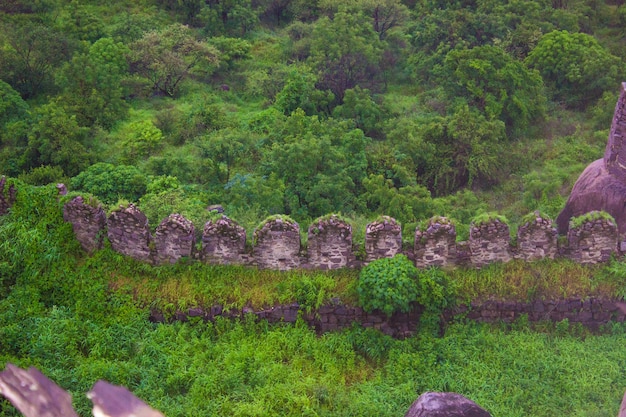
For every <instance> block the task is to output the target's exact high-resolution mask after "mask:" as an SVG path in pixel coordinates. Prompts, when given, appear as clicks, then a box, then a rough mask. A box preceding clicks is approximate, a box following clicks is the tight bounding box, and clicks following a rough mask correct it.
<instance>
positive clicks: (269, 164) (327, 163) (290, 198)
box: [262, 110, 367, 218]
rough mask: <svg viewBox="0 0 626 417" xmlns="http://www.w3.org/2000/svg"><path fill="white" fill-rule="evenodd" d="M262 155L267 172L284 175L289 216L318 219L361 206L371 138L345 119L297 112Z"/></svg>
mask: <svg viewBox="0 0 626 417" xmlns="http://www.w3.org/2000/svg"><path fill="white" fill-rule="evenodd" d="M275 135H276V136H277V138H276V139H275V141H274V142H273V144H272V146H271V147H270V148H269V149H267V150H266V152H265V154H264V155H263V159H262V166H263V173H264V174H266V175H271V174H272V173H274V174H275V175H276V176H277V178H279V179H282V180H283V181H284V184H285V200H286V206H287V210H288V214H291V215H292V216H294V217H298V218H302V217H307V216H308V217H316V216H321V215H324V214H328V213H331V212H338V211H344V212H348V211H352V210H354V209H355V208H357V207H358V205H359V201H358V198H357V196H358V194H359V193H360V184H361V180H362V179H363V178H364V177H365V170H366V167H367V159H366V156H365V147H366V144H367V139H366V137H365V136H364V135H363V132H361V131H360V130H358V129H350V125H349V124H348V123H345V122H337V121H335V120H327V121H324V122H322V121H320V120H319V119H318V118H317V116H306V115H305V114H304V112H303V111H302V110H296V111H295V112H294V113H293V114H292V115H291V116H290V117H289V118H288V120H287V121H286V123H285V124H284V126H283V127H282V129H280V130H278V131H276V132H275Z"/></svg>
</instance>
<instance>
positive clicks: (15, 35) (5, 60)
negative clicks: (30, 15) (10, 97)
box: [0, 23, 72, 99]
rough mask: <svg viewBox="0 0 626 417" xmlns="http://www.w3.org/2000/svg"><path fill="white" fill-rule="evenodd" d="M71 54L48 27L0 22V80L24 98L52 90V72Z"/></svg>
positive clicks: (70, 50)
mask: <svg viewBox="0 0 626 417" xmlns="http://www.w3.org/2000/svg"><path fill="white" fill-rule="evenodd" d="M71 53H72V47H71V44H70V42H68V40H67V39H66V38H65V36H64V35H63V34H62V33H60V32H57V31H55V30H53V29H50V28H49V27H46V26H44V25H41V24H35V23H27V24H15V23H13V24H12V23H0V79H2V80H4V81H5V82H7V83H9V84H10V85H11V86H12V87H13V88H14V89H15V90H16V91H18V92H19V93H20V95H21V96H22V97H23V98H25V99H28V98H32V97H35V96H37V95H38V94H40V93H42V92H52V91H54V71H55V69H56V68H58V67H59V66H60V65H61V64H62V63H63V62H65V61H66V60H67V59H68V58H69V57H70V55H71Z"/></svg>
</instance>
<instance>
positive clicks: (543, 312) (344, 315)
mask: <svg viewBox="0 0 626 417" xmlns="http://www.w3.org/2000/svg"><path fill="white" fill-rule="evenodd" d="M298 314H301V316H302V318H303V319H304V321H305V322H307V323H308V324H309V326H312V327H314V328H315V329H316V330H317V331H318V332H320V333H324V332H329V331H335V330H340V329H344V328H347V327H350V326H352V325H353V323H359V324H361V325H362V326H363V327H367V328H374V329H377V330H380V331H381V332H383V333H385V334H388V335H390V336H394V337H399V338H403V337H410V336H412V335H413V334H414V333H415V331H416V329H417V328H418V326H419V319H420V316H421V314H422V309H421V308H420V306H418V305H414V306H413V309H412V310H411V311H410V312H408V313H394V314H393V315H392V316H391V317H387V316H386V315H384V314H383V313H381V312H378V311H374V312H372V313H367V312H365V311H364V310H363V309H362V308H360V307H355V306H350V305H344V304H341V303H339V302H335V303H331V304H327V305H324V306H321V307H320V308H319V309H318V310H316V311H312V312H308V313H307V312H306V311H304V310H302V311H301V308H300V306H299V305H298V304H297V303H292V304H287V305H278V306H274V307H270V308H266V309H262V310H253V309H251V308H248V307H245V308H243V309H241V310H229V311H225V310H224V309H223V308H222V307H221V306H218V305H216V306H213V307H210V308H207V309H203V308H200V307H194V308H190V309H188V310H186V311H178V312H176V313H175V314H174V315H172V316H168V317H165V316H164V315H163V313H161V312H159V311H157V310H153V311H152V312H151V314H150V319H151V320H152V321H155V322H168V321H175V320H178V321H187V320H189V319H190V318H192V317H193V318H201V319H203V320H206V321H212V320H214V319H215V318H216V317H218V316H222V317H227V318H235V317H243V316H244V315H254V316H256V317H257V318H258V319H262V320H267V321H268V322H270V323H281V322H286V323H294V322H295V321H296V319H297V317H298ZM458 315H463V316H464V317H465V318H466V319H469V320H473V321H478V322H486V323H513V322H514V321H516V320H520V319H522V318H525V319H527V320H528V321H529V322H538V321H552V322H560V321H563V320H566V319H567V320H568V322H569V323H572V324H573V323H580V324H581V325H583V326H585V327H587V328H589V329H592V330H596V329H598V328H600V327H601V326H602V325H605V324H607V323H609V322H624V321H625V320H626V302H624V301H619V300H611V299H603V298H585V299H581V298H572V299H567V300H549V301H542V300H537V301H534V302H532V303H522V302H510V301H485V302H482V303H477V302H475V303H472V304H465V305H460V306H457V307H455V308H453V309H448V310H446V311H445V312H444V314H443V315H442V320H443V322H444V323H445V322H450V321H452V320H454V318H455V317H456V316H458Z"/></svg>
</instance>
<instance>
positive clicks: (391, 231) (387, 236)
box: [365, 216, 402, 262]
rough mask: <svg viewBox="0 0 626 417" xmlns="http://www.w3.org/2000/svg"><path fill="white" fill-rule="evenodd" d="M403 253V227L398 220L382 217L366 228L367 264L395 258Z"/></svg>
mask: <svg viewBox="0 0 626 417" xmlns="http://www.w3.org/2000/svg"><path fill="white" fill-rule="evenodd" d="M400 252H402V227H401V226H400V223H398V222H397V221H396V219H394V218H392V217H389V216H381V217H380V218H378V219H377V220H374V221H373V222H372V223H370V224H368V225H367V226H366V227H365V262H372V261H375V260H376V259H382V258H393V257H394V256H395V255H397V254H398V253H400Z"/></svg>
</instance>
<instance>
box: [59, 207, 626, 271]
mask: <svg viewBox="0 0 626 417" xmlns="http://www.w3.org/2000/svg"><path fill="white" fill-rule="evenodd" d="M64 218H65V220H66V221H68V222H70V223H72V226H73V229H74V234H75V235H76V238H77V239H78V240H79V241H80V243H81V245H82V247H83V248H84V249H85V250H86V251H88V252H91V251H93V250H96V249H97V248H99V247H101V245H102V239H103V237H104V236H107V237H108V239H109V241H110V242H111V247H112V248H113V249H114V250H115V251H117V252H119V253H122V254H124V255H127V256H130V257H132V258H134V259H138V260H141V261H145V262H150V263H154V264H159V263H173V262H176V261H177V260H179V259H180V258H189V259H197V260H199V261H202V262H205V263H213V264H239V265H248V266H256V267H259V268H265V269H278V270H289V269H296V268H306V269H337V268H346V267H348V268H350V267H360V266H362V265H364V264H367V263H368V262H372V261H374V260H376V259H380V258H388V257H393V256H394V255H396V254H398V253H404V254H405V255H407V256H408V257H409V258H410V259H413V260H414V262H415V265H416V266H418V267H420V268H427V267H430V266H440V267H445V266H450V267H452V266H459V265H461V266H473V267H477V268H480V267H482V266H485V265H488V264H490V263H493V262H508V261H510V260H512V259H522V260H526V261H533V260H538V259H543V258H549V259H554V258H556V257H562V258H569V259H573V260H575V261H577V262H580V263H588V264H593V263H599V262H605V261H607V260H609V258H610V257H611V255H612V254H619V253H621V252H620V247H624V246H625V245H624V244H620V243H621V242H620V239H619V235H618V231H617V226H616V224H615V222H614V221H613V220H612V219H611V218H610V216H589V220H587V221H582V222H580V224H578V223H577V224H576V226H575V227H574V226H573V225H572V226H571V227H570V229H569V230H568V234H567V236H564V237H562V238H561V239H557V232H556V228H555V227H554V226H553V223H552V220H551V219H549V218H545V217H542V216H541V215H540V214H539V213H535V214H534V215H531V216H529V217H528V220H527V221H525V222H524V224H522V225H520V226H519V228H518V232H517V237H516V239H511V236H510V232H509V225H508V224H507V223H506V222H505V221H503V220H501V219H500V218H499V217H498V216H494V217H493V218H488V219H487V220H481V222H480V223H478V224H472V225H471V227H470V237H469V240H468V241H464V242H459V241H457V236H456V229H455V226H454V224H453V223H452V222H451V221H450V220H448V219H447V218H445V217H433V218H432V219H430V221H429V222H428V223H427V225H426V226H425V227H424V228H423V230H422V229H419V228H418V229H417V230H416V231H415V235H414V242H413V245H412V246H411V247H407V245H404V247H403V244H402V229H401V227H400V224H399V223H398V222H396V220H394V219H393V218H390V217H387V216H381V217H380V218H378V219H377V220H375V221H373V222H372V223H370V224H368V225H367V226H366V231H365V244H364V247H363V248H359V247H357V245H355V244H354V242H353V241H352V226H351V225H350V224H349V223H348V222H347V221H346V220H343V219H341V218H340V217H339V216H337V215H330V216H325V217H323V218H320V219H318V220H316V221H315V222H313V224H311V225H310V226H309V227H308V229H307V230H308V233H307V235H308V241H307V245H303V244H302V242H301V237H300V226H299V225H298V223H296V222H295V221H293V220H292V219H290V218H289V217H288V216H280V215H279V216H273V217H272V218H269V219H268V220H266V221H265V222H264V223H263V224H261V225H259V227H258V228H257V229H255V231H254V233H253V236H254V240H253V242H250V244H249V245H248V244H247V243H246V231H245V230H244V229H243V228H242V227H241V226H239V225H238V224H237V223H236V222H235V221H234V220H232V219H229V218H228V217H226V216H223V215H222V217H221V218H217V219H213V220H210V221H208V222H207V223H206V224H205V225H204V226H203V228H202V230H203V233H202V236H201V238H200V242H196V240H195V239H196V237H195V234H194V230H195V226H194V225H193V224H192V223H191V222H190V221H189V220H187V219H185V218H184V217H183V216H181V215H179V214H173V215H170V216H169V217H168V218H166V219H165V220H163V222H162V223H161V224H160V225H159V226H158V227H157V229H156V232H155V234H154V236H153V235H152V234H151V232H150V226H149V224H148V220H147V218H146V216H145V215H144V214H143V213H142V212H141V211H140V210H139V209H138V208H137V207H135V206H133V205H132V204H131V205H129V206H128V207H122V208H120V209H119V210H116V211H114V212H113V213H111V214H110V215H109V216H108V217H106V216H105V215H104V212H103V211H102V208H100V207H97V206H94V204H93V203H92V202H85V201H84V199H83V198H81V197H76V198H74V199H73V200H71V201H70V202H69V203H67V204H66V205H65V209H64Z"/></svg>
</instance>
